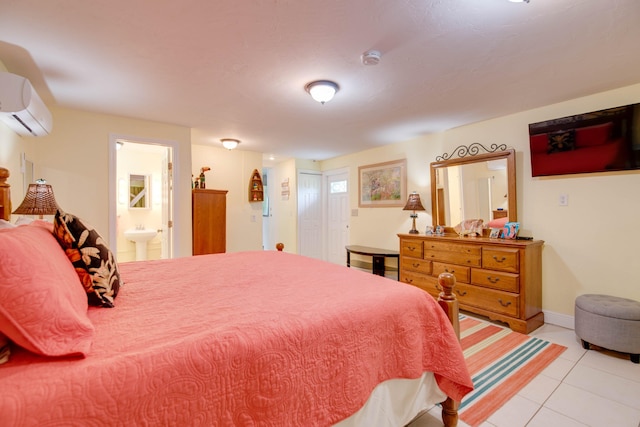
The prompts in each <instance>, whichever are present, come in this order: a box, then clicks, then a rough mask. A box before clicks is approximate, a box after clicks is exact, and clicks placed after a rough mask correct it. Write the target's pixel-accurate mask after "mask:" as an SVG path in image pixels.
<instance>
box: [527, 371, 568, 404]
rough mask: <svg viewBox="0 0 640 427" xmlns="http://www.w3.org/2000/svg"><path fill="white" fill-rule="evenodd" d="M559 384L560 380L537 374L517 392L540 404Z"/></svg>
mask: <svg viewBox="0 0 640 427" xmlns="http://www.w3.org/2000/svg"><path fill="white" fill-rule="evenodd" d="M559 385H560V380H557V379H555V378H551V377H549V376H546V375H538V376H536V377H535V378H534V379H532V380H531V382H530V383H529V384H527V385H526V386H524V388H523V389H522V390H520V391H519V392H518V395H519V396H522V397H524V398H526V399H529V400H532V401H534V402H535V403H537V404H539V405H542V404H543V403H544V402H545V401H546V400H547V399H548V398H549V396H551V394H552V393H553V391H554V390H555V389H556V388H558V386H559Z"/></svg>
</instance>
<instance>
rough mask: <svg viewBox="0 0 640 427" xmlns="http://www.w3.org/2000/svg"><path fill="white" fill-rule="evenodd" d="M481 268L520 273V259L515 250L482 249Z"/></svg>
mask: <svg viewBox="0 0 640 427" xmlns="http://www.w3.org/2000/svg"><path fill="white" fill-rule="evenodd" d="M482 268H488V269H491V270H502V271H509V272H511V273H518V272H519V271H520V257H519V256H518V250H517V249H511V248H497V247H484V248H483V249H482Z"/></svg>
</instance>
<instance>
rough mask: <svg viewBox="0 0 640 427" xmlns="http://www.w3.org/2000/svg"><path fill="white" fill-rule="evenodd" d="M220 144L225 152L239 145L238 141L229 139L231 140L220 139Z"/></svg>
mask: <svg viewBox="0 0 640 427" xmlns="http://www.w3.org/2000/svg"><path fill="white" fill-rule="evenodd" d="M220 142H222V146H223V147H224V148H226V149H227V150H233V149H234V148H236V147H237V146H238V144H240V141H239V140H237V139H231V138H224V139H221V140H220Z"/></svg>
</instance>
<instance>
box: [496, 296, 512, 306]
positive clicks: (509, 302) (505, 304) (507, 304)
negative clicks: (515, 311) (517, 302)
mask: <svg viewBox="0 0 640 427" xmlns="http://www.w3.org/2000/svg"><path fill="white" fill-rule="evenodd" d="M498 302H499V303H500V305H501V306H503V307H509V306H510V305H511V301H507V302H506V303H505V302H502V298H500V299H498Z"/></svg>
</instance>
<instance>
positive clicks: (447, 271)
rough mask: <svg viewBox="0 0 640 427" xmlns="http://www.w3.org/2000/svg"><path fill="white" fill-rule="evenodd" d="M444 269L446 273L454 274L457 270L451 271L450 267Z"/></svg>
mask: <svg viewBox="0 0 640 427" xmlns="http://www.w3.org/2000/svg"><path fill="white" fill-rule="evenodd" d="M444 271H445V273H451V274H453V273H455V272H456V271H455V270H451V271H449V269H448V268H445V269H444Z"/></svg>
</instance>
